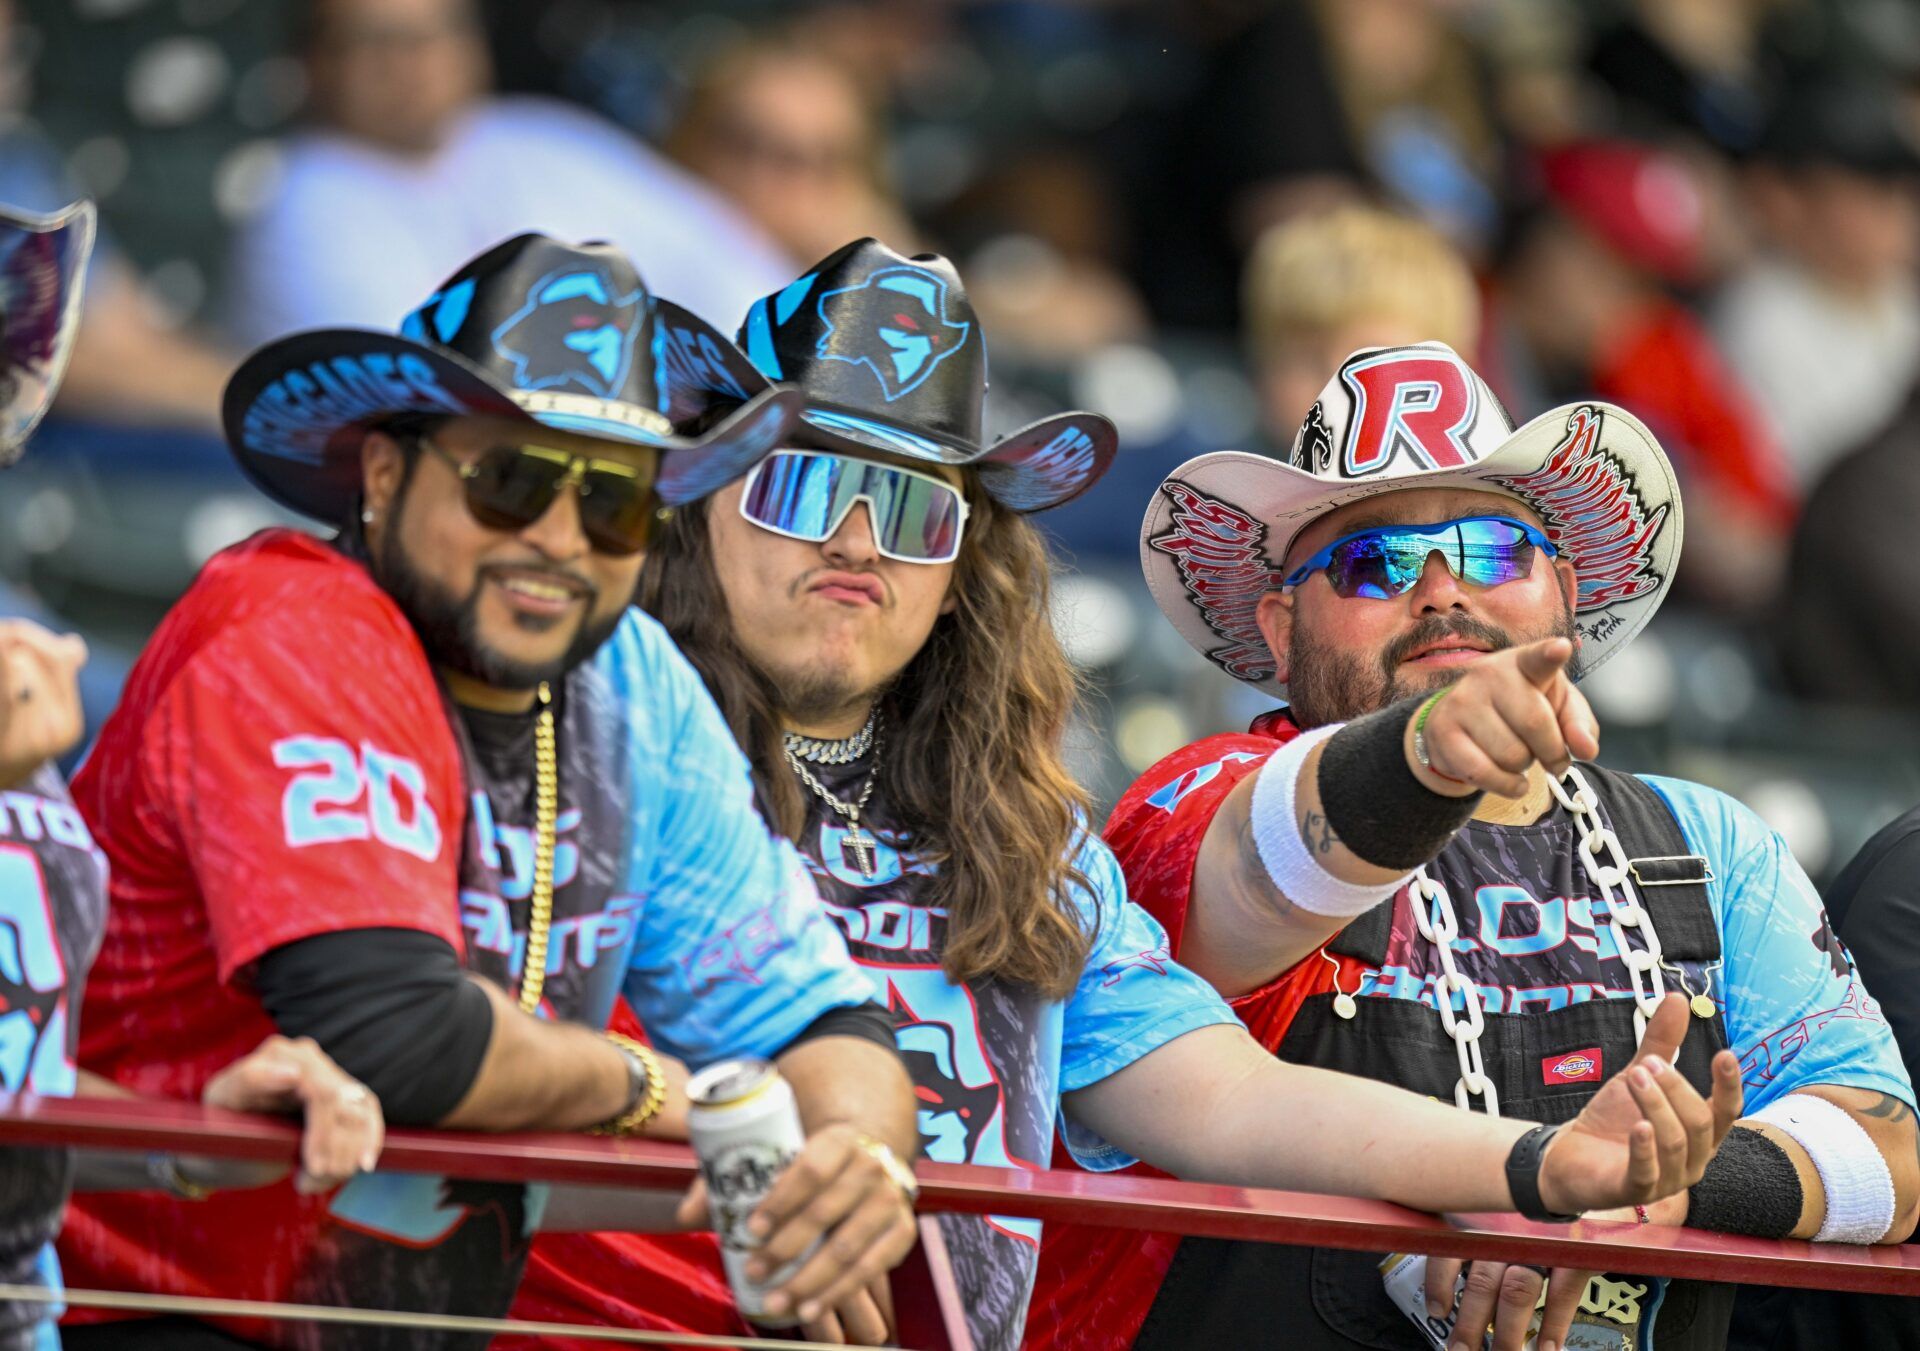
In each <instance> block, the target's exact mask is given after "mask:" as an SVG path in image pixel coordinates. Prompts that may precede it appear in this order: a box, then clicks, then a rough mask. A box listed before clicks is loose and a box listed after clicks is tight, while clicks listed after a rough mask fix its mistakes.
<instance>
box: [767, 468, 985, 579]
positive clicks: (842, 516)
mask: <svg viewBox="0 0 1920 1351" xmlns="http://www.w3.org/2000/svg"><path fill="white" fill-rule="evenodd" d="M860 502H865V503H866V504H867V514H868V515H869V516H870V517H871V518H872V520H873V542H874V545H875V547H876V548H878V549H879V551H880V553H881V555H882V556H883V557H886V558H891V559H894V560H896V561H897V562H901V563H951V562H952V561H953V560H954V559H956V558H958V557H959V556H960V539H961V536H962V535H963V534H964V533H965V531H966V526H967V514H968V513H967V500H966V498H965V497H964V496H963V495H962V494H961V492H960V490H959V489H958V488H956V487H954V486H953V485H952V484H951V483H948V482H947V481H946V480H945V479H941V478H935V477H934V476H933V475H932V474H923V473H920V472H919V471H917V470H913V469H903V468H900V467H898V466H896V465H890V464H878V463H875V462H874V461H872V460H861V459H855V458H854V457H852V456H850V455H836V454H834V453H832V452H831V451H824V450H777V451H775V452H774V453H773V454H771V455H769V456H767V458H766V459H764V460H762V461H760V463H759V464H757V465H755V466H754V467H753V472H752V473H750V474H748V475H747V480H746V486H745V489H744V491H742V492H741V494H740V514H741V515H742V516H743V517H745V518H746V519H747V520H749V521H751V522H752V523H753V524H755V525H757V526H759V527H760V528H761V529H762V530H770V531H772V532H773V533H774V534H776V535H785V536H786V537H787V538H788V539H797V540H805V541H806V542H807V543H809V544H821V543H824V542H826V541H827V540H830V539H832V538H833V535H834V532H835V531H836V530H838V529H839V528H840V526H841V524H842V523H843V522H845V520H846V519H847V514H848V513H849V512H851V511H852V510H853V508H854V506H855V504H856V503H860Z"/></svg>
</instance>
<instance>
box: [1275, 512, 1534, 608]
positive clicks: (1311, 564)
mask: <svg viewBox="0 0 1920 1351" xmlns="http://www.w3.org/2000/svg"><path fill="white" fill-rule="evenodd" d="M1536 549H1538V550H1540V551H1541V552H1543V553H1545V554H1546V556H1547V557H1548V558H1555V557H1558V556H1559V552H1560V551H1559V550H1558V549H1556V548H1554V546H1553V542H1552V541H1551V540H1549V539H1548V538H1547V537H1546V535H1545V534H1544V533H1543V532H1541V531H1540V530H1538V529H1536V528H1535V527H1533V526H1530V525H1528V524H1527V523H1526V522H1525V521H1516V520H1514V519H1513V518H1512V517H1511V516H1463V517H1461V518H1460V519H1459V520H1457V521H1437V522H1435V523H1434V524H1432V525H1381V526H1375V527H1373V528H1372V529H1370V530H1356V531H1354V532H1353V533H1352V534H1351V535H1342V536H1341V537H1340V538H1339V539H1337V540H1335V541H1334V542H1333V543H1331V544H1329V545H1328V546H1327V547H1326V548H1324V549H1322V550H1321V551H1320V552H1319V553H1317V554H1315V555H1314V556H1313V557H1312V558H1309V559H1308V560H1307V561H1306V562H1304V563H1302V564H1301V565H1300V566H1299V567H1297V568H1295V569H1294V570H1293V571H1292V572H1290V573H1288V574H1287V579H1286V581H1285V582H1283V583H1281V585H1282V586H1284V587H1286V588H1287V589H1289V590H1291V589H1292V588H1293V587H1296V586H1298V585H1300V583H1302V582H1304V581H1305V580H1306V579H1307V578H1308V577H1310V576H1312V575H1313V574H1314V573H1316V572H1319V571H1321V570H1322V569H1324V570H1325V571H1326V574H1327V581H1328V582H1329V583H1330V584H1331V585H1332V587H1333V589H1334V591H1335V592H1337V593H1338V594H1339V595H1342V596H1345V597H1348V598H1352V597H1355V596H1359V597H1364V598H1366V599H1369V600H1388V599H1390V598H1392V597H1394V596H1398V595H1402V594H1404V593H1405V592H1407V591H1409V590H1411V589H1412V587H1413V585H1414V583H1416V582H1418V581H1419V580H1420V574H1421V572H1422V571H1424V570H1425V568H1426V566H1427V559H1429V558H1431V557H1432V556H1433V555H1434V554H1439V555H1440V557H1441V558H1443V559H1445V560H1446V564H1447V567H1448V569H1449V570H1451V571H1452V573H1453V575H1454V576H1455V577H1457V578H1458V579H1460V580H1461V581H1463V582H1471V583H1472V584H1473V585H1475V586H1499V585H1500V584H1501V583H1502V582H1512V581H1517V580H1518V579H1520V578H1522V577H1525V576H1527V575H1529V574H1530V573H1532V571H1533V554H1534V550H1536Z"/></svg>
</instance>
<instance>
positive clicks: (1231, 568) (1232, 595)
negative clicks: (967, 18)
mask: <svg viewBox="0 0 1920 1351" xmlns="http://www.w3.org/2000/svg"><path fill="white" fill-rule="evenodd" d="M1160 491H1161V492H1163V493H1165V494H1166V497H1167V501H1168V502H1170V503H1171V504H1172V506H1173V510H1172V513H1171V516H1170V520H1171V526H1170V528H1169V529H1168V530H1167V531H1166V533H1164V534H1160V535H1155V536H1154V537H1153V538H1152V539H1150V540H1148V541H1147V544H1148V546H1149V547H1151V548H1153V549H1156V550H1158V551H1159V552H1161V553H1163V554H1166V555H1167V556H1168V557H1169V558H1171V559H1173V561H1174V564H1175V566H1176V567H1178V568H1179V569H1180V583H1181V585H1182V586H1184V587H1186V589H1187V595H1188V596H1190V597H1191V598H1192V599H1193V603H1194V605H1195V606H1196V607H1197V608H1198V609H1199V611H1200V614H1201V617H1202V618H1203V619H1205V620H1206V622H1207V627H1208V628H1210V629H1212V630H1213V631H1214V632H1215V633H1217V634H1219V635H1220V636H1221V637H1222V638H1224V639H1226V640H1227V641H1226V646H1224V647H1217V648H1215V649H1213V650H1212V651H1211V652H1209V653H1207V655H1208V656H1209V657H1211V658H1213V659H1214V660H1215V661H1217V662H1219V663H1220V665H1221V666H1223V667H1225V668H1226V670H1227V671H1228V672H1229V673H1230V674H1232V675H1236V676H1238V677H1239V678H1240V679H1242V680H1265V679H1267V677H1269V676H1271V675H1272V674H1273V670H1274V666H1273V649H1271V648H1269V647H1268V646H1267V640H1266V639H1265V638H1264V637H1263V636H1262V635H1261V633H1260V626H1259V624H1257V623H1255V622H1254V612H1255V611H1256V610H1257V609H1258V608H1259V605H1260V597H1261V596H1263V595H1265V594H1266V593H1267V592H1268V591H1270V590H1271V589H1272V588H1273V587H1275V586H1277V585H1278V584H1279V582H1278V579H1277V578H1276V577H1275V575H1274V570H1273V567H1272V565H1271V564H1269V563H1268V562H1267V552H1266V549H1265V547H1264V542H1265V540H1266V537H1267V527H1266V526H1264V525H1262V524H1261V523H1260V522H1259V521H1257V520H1255V519H1254V518H1253V517H1251V516H1249V515H1248V514H1247V513H1246V512H1244V511H1242V510H1240V508H1238V507H1236V506H1234V505H1233V504H1232V503H1231V502H1223V501H1221V500H1220V499H1219V498H1217V497H1209V496H1207V494H1205V493H1203V492H1201V491H1200V490H1199V489H1197V488H1194V487H1192V486H1190V485H1188V484H1185V483H1182V482H1181V481H1180V480H1179V479H1169V480H1168V481H1167V482H1165V483H1163V484H1161V485H1160Z"/></svg>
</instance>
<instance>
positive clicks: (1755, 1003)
mask: <svg viewBox="0 0 1920 1351" xmlns="http://www.w3.org/2000/svg"><path fill="white" fill-rule="evenodd" d="M1647 781H1648V782H1649V783H1651V784H1652V785H1653V786H1654V788H1655V789H1656V790H1658V791H1659V793H1660V794H1661V796H1662V797H1663V798H1665V799H1666V801H1667V803H1668V805H1669V806H1671V807H1672V808H1673V811H1674V814H1675V815H1676V817H1678V818H1679V820H1680V823H1681V827H1682V829H1683V831H1684V832H1685V834H1686V837H1687V839H1688V841H1689V842H1690V843H1691V844H1692V845H1693V847H1694V848H1695V849H1696V850H1698V851H1699V852H1700V853H1702V854H1705V855H1706V857H1707V859H1708V861H1709V862H1710V864H1711V865H1712V868H1713V872H1714V876H1715V880H1714V881H1712V882H1709V883H1708V884H1707V894H1708V896H1709V897H1710V898H1711V900H1712V902H1713V908H1714V915H1715V918H1716V920H1717V922H1718V923H1719V926H1720V944H1721V952H1722V960H1721V966H1720V970H1719V972H1718V973H1717V974H1716V977H1715V979H1716V983H1717V985H1718V988H1717V989H1716V990H1715V992H1714V993H1715V995H1716V996H1717V998H1718V999H1719V1000H1720V1003H1721V1006H1722V1008H1723V1009H1724V1010H1725V1017H1726V1027H1727V1040H1728V1043H1729V1044H1730V1045H1731V1046H1732V1048H1733V1051H1734V1053H1735V1054H1736V1055H1738V1056H1739V1057H1740V1067H1741V1071H1742V1075H1743V1077H1744V1080H1745V1083H1746V1090H1747V1103H1746V1110H1747V1111H1748V1112H1749V1113H1752V1112H1754V1111H1756V1110H1758V1109H1759V1108H1761V1107H1765V1106H1766V1105H1767V1104H1768V1103H1770V1102H1774V1101H1777V1100H1778V1099H1780V1098H1783V1097H1785V1096H1786V1095H1787V1094H1789V1093H1793V1092H1796V1091H1798V1090H1800V1089H1804V1088H1811V1087H1813V1086H1815V1085H1818V1084H1828V1085H1832V1086H1835V1087H1840V1088H1862V1089H1872V1090H1878V1091H1880V1092H1883V1093H1888V1094H1891V1095H1893V1096H1894V1097H1896V1098H1899V1099H1900V1100H1901V1101H1902V1102H1905V1103H1908V1104H1911V1103H1912V1102H1913V1101H1914V1094H1913V1087H1912V1085H1911V1084H1910V1083H1909V1082H1908V1079H1907V1072H1906V1069H1905V1067H1904V1066H1903V1065H1902V1063H1901V1060H1900V1051H1899V1048H1898V1047H1897V1046H1896V1045H1895V1044H1894V1039H1893V1032H1892V1029H1891V1028H1889V1027H1888V1025H1887V1022H1886V1019H1885V1018H1884V1017H1883V1016H1882V1015H1881V1012H1880V1006H1879V1004H1878V1003H1877V1002H1876V1001H1875V1000H1874V999H1873V997H1872V996H1871V995H1869V994H1868V993H1867V988H1866V986H1865V984H1863V983H1862V982H1861V980H1860V977H1859V975H1858V973H1857V972H1856V971H1855V969H1854V964H1853V958H1852V956H1851V955H1850V954H1849V953H1848V952H1847V950H1846V949H1845V948H1844V947H1843V946H1842V945H1841V943H1840V941H1839V939H1838V938H1837V937H1835V935H1834V932H1833V927H1832V925H1831V924H1829V923H1828V921H1827V914H1826V910H1825V908H1824V907H1823V906H1822V905H1821V904H1820V897H1819V894H1818V893H1817V892H1816V891H1815V890H1814V887H1813V883H1812V882H1811V881H1809V880H1808V878H1807V875H1806V873H1805V872H1804V871H1802V869H1801V867H1800V865H1799V863H1798V862H1796V861H1795V859H1794V857H1793V855H1792V853H1791V852H1789V850H1788V849H1787V846H1786V843H1785V842H1784V841H1783V840H1782V839H1781V838H1780V837H1779V835H1777V834H1775V833H1774V832H1773V831H1772V830H1769V829H1768V828H1767V826H1766V824H1765V823H1764V822H1763V821H1761V820H1760V818H1759V817H1758V816H1756V815H1754V813H1753V812H1751V811H1749V810H1748V809H1747V808H1745V807H1743V806H1741V805H1740V804H1739V803H1737V802H1735V801H1734V800H1733V799H1731V798H1729V797H1727V796H1726V795H1725V794H1722V793H1717V792H1714V791H1713V790H1711V789H1707V788H1703V787H1701V786H1700V785H1698V784H1691V783H1686V782H1683V781H1680V780H1674V779H1657V778H1649V779H1648V780H1647Z"/></svg>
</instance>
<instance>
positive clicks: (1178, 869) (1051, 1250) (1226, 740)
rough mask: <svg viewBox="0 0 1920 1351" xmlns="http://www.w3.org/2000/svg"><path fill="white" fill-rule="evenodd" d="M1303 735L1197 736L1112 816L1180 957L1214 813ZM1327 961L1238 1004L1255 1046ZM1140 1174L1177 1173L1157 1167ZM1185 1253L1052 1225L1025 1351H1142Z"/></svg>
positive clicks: (1162, 1242)
mask: <svg viewBox="0 0 1920 1351" xmlns="http://www.w3.org/2000/svg"><path fill="white" fill-rule="evenodd" d="M1299 734H1300V733H1299V729H1298V728H1296V727H1295V726H1294V725H1293V723H1292V722H1291V721H1289V720H1288V719H1287V716H1286V714H1285V712H1284V711H1282V712H1275V713H1270V714H1268V715H1266V716H1265V717H1263V718H1261V719H1260V720H1259V721H1257V722H1255V723H1254V725H1253V727H1252V729H1251V730H1250V731H1248V732H1247V733H1245V734H1240V733H1231V734H1227V735H1223V736H1212V737H1208V738H1206V739H1205V740H1204V741H1196V742H1195V743H1194V744H1193V745H1191V746H1186V747H1183V748H1182V749H1180V750H1177V751H1175V752H1174V753H1173V754H1172V755H1169V756H1167V757H1166V758H1165V759H1164V760H1162V761H1160V762H1159V763H1158V764H1156V765H1155V766H1153V768H1151V769H1149V770H1148V771H1147V772H1146V773H1145V774H1142V775H1141V776H1140V777H1139V779H1137V780H1136V781H1135V782H1134V785H1133V787H1131V788H1129V789H1128V790H1127V792H1126V795H1125V796H1124V797H1122V798H1121V799H1120V801H1119V803H1118V804H1117V805H1116V806H1115V807H1114V809H1113V814H1112V815H1111V816H1109V817H1108V818H1107V828H1106V840H1107V844H1108V845H1109V846H1110V847H1111V848H1112V850H1113V852H1114V855H1115V856H1116V857H1117V858H1118V859H1119V860H1120V866H1121V868H1122V869H1123V870H1124V871H1125V873H1126V875H1127V892H1128V894H1129V895H1130V896H1131V897H1132V899H1133V900H1135V901H1137V902H1139V904H1140V905H1142V906H1144V907H1145V908H1146V909H1147V911H1148V912H1149V913H1150V914H1152V915H1153V917H1154V918H1155V919H1157V920H1159V921H1160V923H1161V924H1162V926H1164V927H1165V929H1166V931H1167V941H1168V944H1169V946H1170V948H1171V950H1172V952H1173V956H1174V958H1175V960H1178V959H1179V956H1180V941H1181V939H1182V937H1183V936H1184V934H1185V931H1186V924H1187V905H1188V901H1189V900H1190V899H1191V895H1192V891H1193V870H1194V866H1195V865H1196V864H1197V863H1198V862H1199V859H1200V843H1201V841H1202V840H1204V839H1205V838H1206V834H1207V828H1208V827H1209V826H1211V825H1212V824H1213V817H1214V813H1215V812H1217V811H1219V810H1220V808H1221V805H1222V804H1224V803H1225V802H1226V800H1227V798H1228V797H1229V796H1230V795H1231V794H1232V792H1233V790H1234V789H1235V788H1236V787H1237V786H1238V785H1239V783H1240V781H1241V780H1242V779H1245V778H1248V777H1250V776H1251V775H1253V774H1256V773H1258V772H1259V770H1260V767H1261V766H1262V765H1264V764H1266V762H1267V760H1268V758H1269V757H1270V756H1272V755H1273V753H1274V752H1275V751H1277V750H1279V749H1280V748H1281V747H1282V746H1284V745H1286V743H1287V742H1289V741H1291V740H1293V738H1294V737H1296V736H1298V735H1299ZM1321 955H1322V954H1315V955H1314V956H1312V957H1309V958H1307V959H1306V960H1304V961H1302V962H1301V963H1299V964H1298V965H1296V966H1295V967H1294V968H1293V969H1292V970H1291V971H1288V972H1286V973H1285V974H1283V975H1281V976H1280V977H1278V978H1277V979H1275V980H1274V981H1272V982H1271V983H1269V984H1268V985H1265V986H1263V987H1262V988H1260V989H1258V990H1253V991H1250V992H1248V993H1247V994H1244V995H1241V996H1240V997H1239V998H1238V999H1235V1000H1232V1001H1231V1003H1232V1005H1233V1011H1234V1012H1235V1013H1236V1014H1238V1015H1239V1016H1240V1019H1241V1021H1242V1022H1244V1023H1246V1025H1247V1030H1248V1031H1250V1032H1251V1033H1252V1034H1253V1037H1254V1040H1256V1041H1258V1042H1259V1043H1260V1044H1261V1045H1262V1046H1264V1047H1266V1048H1267V1049H1268V1050H1269V1051H1271V1050H1273V1049H1274V1048H1276V1047H1277V1046H1279V1045H1280V1042H1281V1040H1282V1039H1283V1038H1284V1037H1285V1036H1286V1034H1287V1028H1288V1025H1289V1024H1290V1023H1291V1022H1292V1021H1293V1016H1294V1014H1295V1013H1297V1012H1298V1011H1299V1009H1300V1005H1301V1003H1302V1002H1303V1001H1304V1000H1305V999H1306V998H1307V997H1308V996H1309V995H1313V994H1318V993H1321V992H1322V991H1325V990H1329V989H1331V988H1332V982H1331V979H1330V978H1331V976H1332V973H1333V971H1334V967H1333V966H1332V965H1331V964H1329V962H1327V961H1323V960H1321V959H1320V958H1321ZM1335 960H1336V961H1338V962H1339V963H1340V964H1341V974H1342V982H1341V983H1342V986H1343V987H1347V988H1350V987H1351V986H1352V985H1353V983H1354V979H1357V973H1358V971H1359V963H1357V962H1354V961H1352V960H1351V959H1349V958H1344V957H1343V958H1337V959H1335ZM1349 976H1352V977H1354V979H1348V977H1349ZM1053 1166H1054V1167H1055V1168H1071V1167H1072V1166H1073V1161H1072V1159H1071V1158H1069V1157H1068V1155H1067V1152H1066V1151H1065V1150H1064V1149H1060V1148H1058V1147H1056V1148H1055V1150H1054V1159H1053ZM1134 1170H1135V1171H1137V1172H1139V1173H1142V1174H1145V1175H1146V1176H1150V1177H1165V1176H1166V1174H1164V1173H1161V1172H1159V1171H1158V1170H1156V1169H1153V1168H1151V1167H1149V1166H1148V1165H1146V1164H1136V1165H1135V1166H1134ZM1179 1246H1180V1235H1178V1234H1155V1233H1145V1232H1142V1231H1140V1230H1136V1229H1104V1228H1099V1227H1096V1226H1092V1225H1082V1224H1050V1225H1048V1226H1047V1228H1046V1230H1045V1232H1044V1233H1043V1235H1042V1236H1041V1240H1040V1273H1039V1278H1038V1280H1037V1282H1036V1284H1035V1286H1034V1292H1033V1305H1032V1309H1031V1311H1030V1312H1029V1313H1028V1315H1027V1336H1026V1341H1025V1342H1024V1343H1023V1345H1024V1346H1025V1347H1026V1348H1027V1349H1028V1351H1122V1348H1125V1347H1129V1346H1132V1345H1133V1340H1134V1338H1135V1337H1136V1336H1137V1335H1139V1332H1140V1326H1141V1324H1143V1323H1144V1322H1145V1321H1146V1318H1147V1313H1148V1311H1149V1310H1150V1309H1152V1308H1153V1301H1154V1297H1155V1296H1156V1295H1158V1294H1159V1293H1160V1283H1161V1281H1162V1280H1163V1279H1165V1277H1166V1274H1167V1268H1168V1266H1169V1265H1170V1264H1171V1263H1172V1262H1173V1254H1174V1251H1175V1250H1176V1249H1177V1248H1178V1247H1179Z"/></svg>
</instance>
